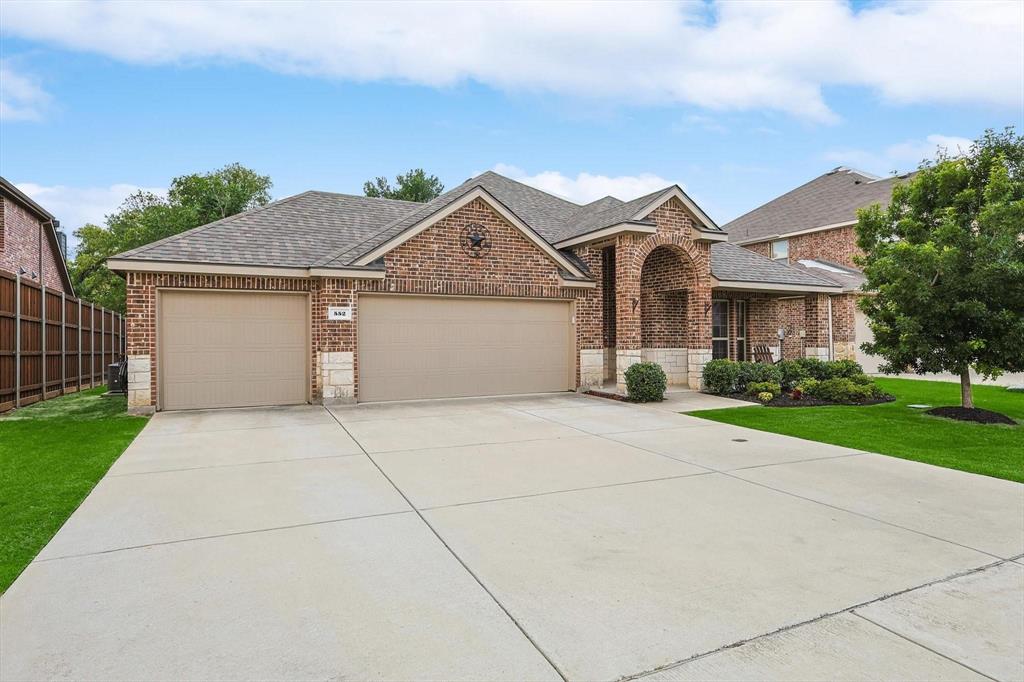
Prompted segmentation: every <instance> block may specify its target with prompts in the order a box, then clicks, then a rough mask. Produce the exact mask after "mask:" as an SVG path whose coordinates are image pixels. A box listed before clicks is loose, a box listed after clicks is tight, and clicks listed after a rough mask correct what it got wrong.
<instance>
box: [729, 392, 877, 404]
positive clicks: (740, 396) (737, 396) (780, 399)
mask: <svg viewBox="0 0 1024 682" xmlns="http://www.w3.org/2000/svg"><path fill="white" fill-rule="evenodd" d="M724 397H726V398H732V399H733V400H745V401H746V402H748V403H756V404H757V405H765V406H767V407H823V406H825V405H881V404H882V403H891V402H892V401H894V400H896V398H894V397H893V396H891V395H890V396H886V397H885V398H879V399H878V400H867V401H865V402H862V403H833V402H829V401H828V400H819V399H817V398H810V397H807V396H802V397H801V398H800V400H793V399H792V398H790V397H789V395H788V394H786V393H783V394H782V395H780V396H776V397H775V398H774V399H773V400H772V401H771V402H768V403H762V402H761V401H760V400H758V399H757V397H755V396H752V395H747V394H746V393H732V394H730V395H727V396H724Z"/></svg>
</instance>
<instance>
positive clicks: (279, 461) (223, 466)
mask: <svg viewBox="0 0 1024 682" xmlns="http://www.w3.org/2000/svg"><path fill="white" fill-rule="evenodd" d="M362 456H363V453H361V452H351V453H349V454H347V455H317V456H315V457H285V458H284V459H264V460H260V461H258V462H232V463H230V464H208V465H206V466H196V467H182V468H181V469H154V470H153V471H129V472H128V473H125V474H107V477H110V478H123V477H125V476H147V475H149V474H173V473H177V472H179V471H201V470H203V469H226V468H229V467H249V466H258V465H261V464H284V463H289V462H309V461H311V460H317V459H339V458H341V457H362Z"/></svg>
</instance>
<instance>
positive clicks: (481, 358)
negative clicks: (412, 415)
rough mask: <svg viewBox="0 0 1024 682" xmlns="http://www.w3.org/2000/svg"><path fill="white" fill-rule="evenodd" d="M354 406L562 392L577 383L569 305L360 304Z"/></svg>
mask: <svg viewBox="0 0 1024 682" xmlns="http://www.w3.org/2000/svg"><path fill="white" fill-rule="evenodd" d="M358 317H359V320H358V328H359V346H358V348H359V400H360V401H374V400H408V399H415V398H442V397H461V396H476V395H481V396H483V395H507V394H515V393H542V392H546V391H565V390H568V389H571V388H572V387H573V386H574V384H575V376H574V374H575V367H576V365H575V363H574V361H573V360H574V359H573V350H574V349H575V347H576V342H575V335H574V329H573V326H572V308H571V304H570V303H569V302H566V301H539V300H526V299H502V298H456V297H428V296H370V295H362V296H360V297H359V312H358Z"/></svg>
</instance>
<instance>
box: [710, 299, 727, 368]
mask: <svg viewBox="0 0 1024 682" xmlns="http://www.w3.org/2000/svg"><path fill="white" fill-rule="evenodd" d="M711 357H712V358H713V359H715V360H718V359H720V358H727V357H729V302H728V301H712V302H711Z"/></svg>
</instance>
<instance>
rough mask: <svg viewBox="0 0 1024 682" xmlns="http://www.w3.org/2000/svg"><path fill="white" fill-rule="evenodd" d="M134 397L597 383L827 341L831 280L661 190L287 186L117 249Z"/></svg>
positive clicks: (230, 398)
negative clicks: (414, 195) (576, 194)
mask: <svg viewBox="0 0 1024 682" xmlns="http://www.w3.org/2000/svg"><path fill="white" fill-rule="evenodd" d="M108 264H109V266H110V267H111V268H112V269H113V270H115V271H117V272H119V273H122V274H123V276H124V277H125V278H126V284H127V353H128V356H129V405H130V407H131V409H133V410H135V411H152V410H154V409H185V408H198V407H223V406H242V405H262V404H285V403H302V402H325V403H332V402H352V401H357V400H358V401H377V400H401V399H414V398H433V397H454V396H470V395H500V394H515V393H532V392H542V391H561V390H573V389H578V388H588V387H595V386H602V385H609V386H615V387H616V388H617V389H618V390H620V391H624V390H625V386H624V377H623V373H624V372H625V370H626V368H628V367H629V366H630V365H631V364H633V363H635V362H638V361H640V360H644V359H650V360H654V361H656V362H658V363H660V364H661V365H662V366H663V367H664V368H665V370H666V372H667V374H668V376H669V381H670V383H671V384H676V385H684V386H690V387H694V388H696V387H699V386H700V381H701V372H702V370H703V367H704V364H705V363H706V362H707V361H708V360H709V359H711V358H712V357H732V358H738V359H745V358H748V357H749V356H750V347H751V346H752V345H754V344H767V345H769V346H772V347H774V350H775V352H776V354H777V353H779V352H780V351H781V350H782V349H781V348H780V347H779V338H778V335H777V332H778V329H779V327H780V320H781V319H782V315H783V314H785V315H789V316H792V315H795V313H792V312H791V311H789V307H790V305H791V302H792V301H794V300H799V301H800V302H801V304H802V305H801V307H800V314H801V315H802V316H803V317H802V319H801V320H799V326H800V336H799V338H800V340H801V346H802V353H805V354H810V355H815V356H822V357H824V356H828V355H829V354H830V353H832V352H833V351H832V349H831V347H830V346H829V338H830V336H832V335H834V330H833V329H832V327H831V323H830V318H829V317H828V301H829V300H830V297H831V296H834V295H839V294H841V293H842V291H843V286H842V285H841V284H838V283H837V282H835V281H834V280H833V279H831V278H828V277H824V276H822V275H821V274H819V273H817V272H816V271H813V270H811V269H808V268H803V267H796V266H793V265H791V264H788V263H786V262H783V261H780V260H773V259H771V258H768V257H766V256H763V255H760V254H758V253H756V252H754V251H753V250H748V249H743V248H740V247H738V246H735V245H733V244H730V243H728V242H727V235H726V232H725V231H723V230H722V229H721V228H720V227H718V226H717V225H716V224H715V223H714V221H712V220H711V219H710V218H709V217H708V216H707V215H706V214H705V213H704V211H702V210H701V209H700V207H699V206H697V205H696V204H695V203H694V202H693V201H692V200H691V199H690V198H689V197H688V196H687V195H686V194H685V193H684V192H683V191H682V190H681V189H680V188H679V187H675V186H673V187H667V188H665V189H664V190H660V191H657V192H653V193H651V194H649V195H647V196H644V197H640V198H638V199H635V200H633V201H628V202H623V201H620V200H618V199H615V198H613V197H605V198H603V199H600V200H598V201H595V202H592V203H590V204H587V205H584V206H581V205H578V204H574V203H571V202H569V201H566V200H564V199H561V198H558V197H556V196H553V195H550V194H547V193H545V192H542V191H540V190H537V189H534V188H532V187H528V186H526V185H523V184H520V183H517V182H515V181H512V180H510V179H508V178H505V177H503V176H501V175H498V174H496V173H491V172H488V173H484V174H482V175H480V176H477V177H475V178H472V179H470V180H468V181H466V182H465V183H463V184H462V185H460V186H458V187H456V188H454V189H452V190H450V191H449V192H446V193H445V194H443V195H441V196H440V197H438V198H437V199H435V200H433V201H431V202H428V203H426V204H414V203H408V202H402V201H393V200H387V199H372V198H367V197H359V196H349V195H343V194H331V193H326V192H305V193H303V194H299V195H296V196H293V197H289V198H287V199H283V200H281V201H277V202H275V203H273V204H270V205H268V206H266V207H263V208H260V209H256V210H253V211H249V212H246V213H242V214H239V215H236V216H232V217H230V218H227V219H224V220H220V221H217V222H214V223H211V224H209V225H206V226H203V227H200V228H196V229H194V230H191V231H189V232H185V233H183V234H180V235H177V236H174V237H170V238H168V239H164V240H161V241H158V242H155V243H153V244H149V245H147V246H143V247H141V248H138V249H134V250H132V251H128V252H126V253H122V254H119V255H118V256H115V257H113V258H111V259H110V260H109V261H108Z"/></svg>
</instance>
